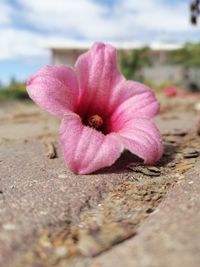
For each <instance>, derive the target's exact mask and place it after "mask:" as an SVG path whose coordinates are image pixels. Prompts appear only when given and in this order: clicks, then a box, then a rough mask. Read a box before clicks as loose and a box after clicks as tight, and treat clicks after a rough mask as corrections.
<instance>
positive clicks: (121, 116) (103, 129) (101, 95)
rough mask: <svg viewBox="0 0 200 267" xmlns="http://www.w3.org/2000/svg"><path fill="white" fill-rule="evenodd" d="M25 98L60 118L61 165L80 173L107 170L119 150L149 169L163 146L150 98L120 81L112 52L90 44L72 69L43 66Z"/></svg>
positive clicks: (143, 88)
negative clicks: (129, 152) (27, 96)
mask: <svg viewBox="0 0 200 267" xmlns="http://www.w3.org/2000/svg"><path fill="white" fill-rule="evenodd" d="M27 90H28V93H29V96H30V97H31V98H32V99H33V100H34V101H35V102H36V103H37V104H38V105H39V106H40V107H41V108H43V109H45V110H47V111H49V112H50V113H52V114H54V115H57V116H60V117H62V123H61V129H60V139H61V143H62V145H63V147H64V157H65V162H66V165H67V166H68V167H69V169H70V170H71V171H73V172H75V173H79V174H86V173H91V172H94V171H96V170H98V169H100V168H103V167H106V166H110V165H112V164H113V163H114V162H115V161H116V160H117V159H118V158H119V156H120V154H121V153H122V151H123V150H124V149H128V150H129V151H131V152H132V153H133V154H135V155H137V156H139V157H140V158H142V159H144V162H145V163H147V164H153V163H154V162H156V161H157V160H159V159H160V157H161V156H162V153H163V146H162V143H161V137H160V133H159V131H158V129H157V128H156V126H155V125H154V123H153V122H152V118H153V117H154V116H155V115H156V114H157V113H158V111H159V104H158V102H157V100H156V98H155V96H154V93H153V92H152V91H151V90H150V89H149V88H148V87H146V86H145V85H142V84H140V83H138V82H134V81H126V80H125V78H124V77H123V76H122V75H121V74H120V72H119V71H118V69H117V64H116V50H115V49H114V48H113V47H112V46H110V45H105V44H102V43H96V44H94V45H93V46H92V48H91V49H90V50H89V51H88V52H86V53H84V54H83V55H81V56H80V57H79V58H78V60H77V62H76V65H75V68H74V69H72V68H70V67H67V66H63V65H58V66H45V67H44V68H42V69H41V70H39V71H38V72H37V73H36V74H34V75H32V77H30V79H29V81H28V84H27Z"/></svg>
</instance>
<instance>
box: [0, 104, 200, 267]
mask: <svg viewBox="0 0 200 267" xmlns="http://www.w3.org/2000/svg"><path fill="white" fill-rule="evenodd" d="M195 103H196V100H194V99H187V101H186V100H181V101H179V102H178V103H177V102H176V101H174V100H172V101H171V102H170V104H169V103H166V101H164V102H163V103H162V105H161V108H162V109H161V111H162V112H161V115H160V117H159V118H158V119H157V123H158V125H159V128H160V129H161V132H162V133H163V135H167V134H168V133H169V132H170V133H172V135H173V133H177V132H180V131H185V132H189V131H194V130H195V127H196V124H197V121H198V119H199V113H198V111H194V108H193V107H194V104H195ZM13 105H14V106H13V107H12V108H11V107H10V106H4V107H2V106H1V108H0V122H1V125H0V138H1V139H0V266H1V267H8V266H12V267H15V266H16V265H15V259H16V257H17V256H18V254H19V255H20V256H21V254H20V253H23V252H24V251H25V250H27V248H28V247H30V248H31V247H32V245H33V242H35V239H36V238H37V234H38V229H43V228H48V227H50V228H51V227H59V225H62V224H63V223H64V224H65V225H67V224H68V223H69V222H73V224H77V223H78V222H79V216H80V214H81V212H82V210H83V209H84V208H85V207H88V208H89V209H91V211H92V208H93V207H95V206H96V204H97V203H98V201H100V200H101V199H102V198H104V193H105V192H108V191H109V190H111V189H113V188H115V187H116V186H117V185H119V184H123V183H125V182H126V181H127V180H128V179H129V178H130V177H129V174H130V173H131V170H128V169H126V165H127V163H128V162H131V161H134V160H135V158H134V157H130V155H129V154H128V157H127V156H126V155H125V156H124V157H122V158H121V159H120V160H119V161H118V162H117V163H116V164H115V165H114V166H113V167H111V168H108V169H105V170H101V171H99V172H97V173H96V174H92V175H82V176H77V175H74V174H72V173H71V172H69V171H68V170H67V169H66V167H65V165H64V162H63V156H62V153H61V151H60V148H59V144H58V137H57V133H56V132H57V129H58V126H59V121H58V120H57V119H54V118H52V117H51V116H49V115H47V114H46V113H44V112H42V111H40V110H39V109H37V108H36V107H35V106H32V105H29V104H28V105H24V104H15V103H14V104H13ZM4 110H7V112H4ZM176 138H179V137H176ZM44 140H46V141H47V142H50V141H53V142H54V144H55V147H56V151H57V157H56V158H54V159H49V158H48V157H47V156H46V148H45V145H44ZM188 140H189V139H188ZM191 140H192V139H191ZM170 142H172V143H173V142H176V140H175V141H174V140H170ZM187 142H188V143H189V141H187ZM191 142H192V141H191ZM169 168H170V167H169ZM199 170H200V163H199V162H198V163H197V165H196V166H195V167H194V168H192V170H191V171H189V172H188V173H187V175H186V179H183V181H181V182H178V184H177V185H176V186H175V187H174V189H173V190H171V191H170V192H169V193H168V196H167V198H166V199H165V200H164V201H163V202H161V204H160V205H159V207H158V208H157V209H156V210H155V212H154V213H152V214H151V215H150V216H149V218H148V219H146V221H144V222H142V224H141V226H140V227H139V230H138V231H137V235H136V236H134V237H133V238H131V239H130V240H129V241H125V242H123V243H121V244H119V245H117V246H113V247H111V248H110V250H108V251H107V252H104V253H102V255H100V256H97V257H96V258H94V259H92V264H93V265H91V267H96V266H98V267H101V266H102V267H104V266H105V267H107V266H109V267H113V266H118V267H126V266H127V267H129V266H131V267H132V266H136V267H137V266H139V267H140V266H141V267H157V266H159V267H165V266H166V267H168V266H172V267H179V266H191V267H193V266H194V267H196V266H199V264H198V262H200V256H199V255H200V246H199V244H200V243H199V241H198V237H199V234H198V233H199V232H200V229H199V228H200V226H199V225H200V224H199V221H200V204H199V201H198V197H199V189H200V182H199V180H198V179H199V177H198V176H199V174H198V173H199ZM90 262H91V261H90ZM89 264H90V263H89ZM21 266H22V267H24V266H25V265H20V267H21ZM34 266H36V265H34ZM40 266H41V265H40ZM55 266H59V265H55ZM65 266H67V265H65ZM77 266H78V265H77ZM80 266H81V265H80ZM84 266H90V265H84Z"/></svg>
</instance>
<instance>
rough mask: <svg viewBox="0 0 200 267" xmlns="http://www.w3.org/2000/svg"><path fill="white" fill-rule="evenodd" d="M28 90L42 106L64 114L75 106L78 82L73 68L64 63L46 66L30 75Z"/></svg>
mask: <svg viewBox="0 0 200 267" xmlns="http://www.w3.org/2000/svg"><path fill="white" fill-rule="evenodd" d="M27 91H28V94H29V96H30V97H31V98H32V99H33V101H34V102H36V103H37V104H38V105H39V106H40V107H41V108H43V109H45V110H47V111H49V112H50V113H52V114H54V115H58V116H63V115H64V114H65V112H66V111H67V110H74V108H75V105H76V97H77V95H78V84H77V80H76V77H75V74H74V72H73V70H72V69H70V68H68V67H65V66H63V65H58V66H45V67H44V68H42V69H41V70H39V71H38V72H37V73H36V74H34V75H33V76H31V77H30V79H29V80H28V82H27Z"/></svg>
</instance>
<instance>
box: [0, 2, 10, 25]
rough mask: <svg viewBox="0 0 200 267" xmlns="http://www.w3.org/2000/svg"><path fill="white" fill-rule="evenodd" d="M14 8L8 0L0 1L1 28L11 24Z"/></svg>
mask: <svg viewBox="0 0 200 267" xmlns="http://www.w3.org/2000/svg"><path fill="white" fill-rule="evenodd" d="M11 15H12V8H11V6H10V5H9V4H8V3H7V2H6V0H0V27H2V26H4V25H7V24H10V23H11Z"/></svg>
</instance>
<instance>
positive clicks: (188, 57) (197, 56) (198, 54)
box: [168, 43, 200, 68]
mask: <svg viewBox="0 0 200 267" xmlns="http://www.w3.org/2000/svg"><path fill="white" fill-rule="evenodd" d="M168 60H169V63H170V64H181V65H183V66H184V67H186V68H188V67H200V43H196V44H195V43H187V44H186V45H185V46H184V47H183V48H181V49H178V50H174V51H169V52H168Z"/></svg>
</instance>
